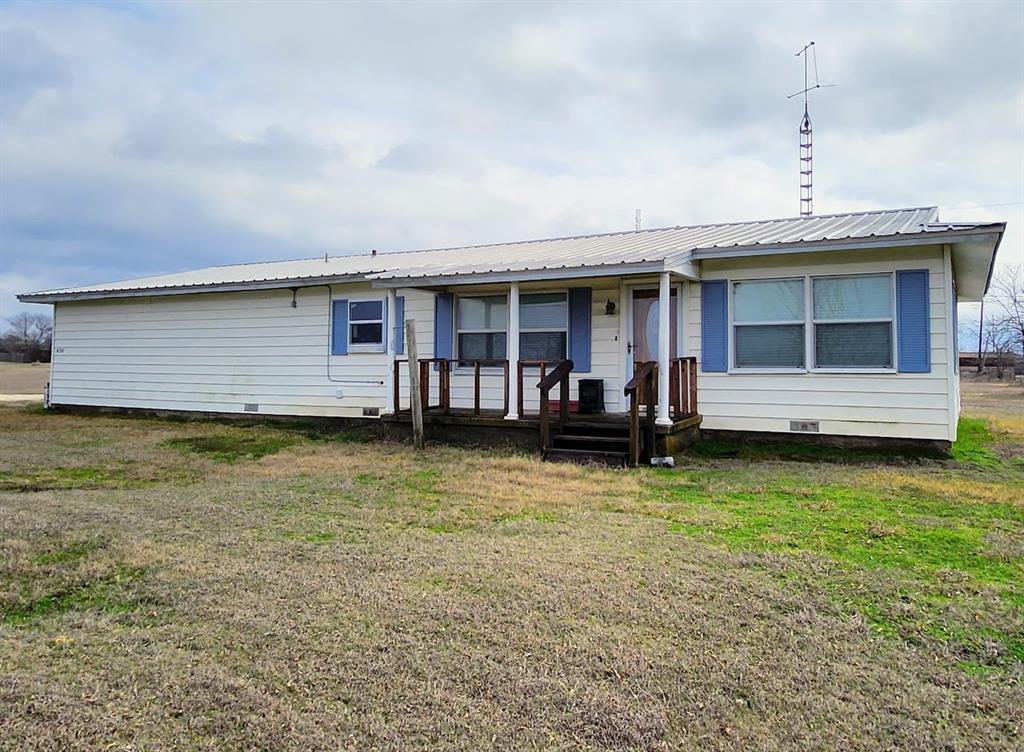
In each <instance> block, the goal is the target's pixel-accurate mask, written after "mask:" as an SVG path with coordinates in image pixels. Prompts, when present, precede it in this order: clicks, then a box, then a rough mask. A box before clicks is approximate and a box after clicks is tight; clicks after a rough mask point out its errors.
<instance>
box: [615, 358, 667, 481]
mask: <svg viewBox="0 0 1024 752" xmlns="http://www.w3.org/2000/svg"><path fill="white" fill-rule="evenodd" d="M623 393H624V394H625V396H626V397H629V466H630V467H636V466H637V465H638V464H639V463H640V454H641V444H640V402H641V398H645V400H644V401H646V403H647V414H646V415H645V416H644V424H645V426H644V427H645V431H644V439H645V440H644V446H643V452H644V453H646V454H647V455H648V456H651V455H652V454H653V453H654V419H655V400H656V397H657V394H658V364H657V363H656V362H654V361H653V360H648V361H644V362H642V363H637V364H636V367H635V370H634V371H633V378H632V379H630V380H629V382H628V383H627V384H626V387H625V389H623Z"/></svg>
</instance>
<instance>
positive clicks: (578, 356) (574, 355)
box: [569, 287, 594, 373]
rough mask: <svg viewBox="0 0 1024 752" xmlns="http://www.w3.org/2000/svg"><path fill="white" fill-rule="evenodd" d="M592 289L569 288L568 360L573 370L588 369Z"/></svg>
mask: <svg viewBox="0 0 1024 752" xmlns="http://www.w3.org/2000/svg"><path fill="white" fill-rule="evenodd" d="M593 298H594V294H593V290H591V288H589V287H573V288H571V289H570V290H569V360H571V361H572V362H573V370H574V371H580V372H582V373H588V372H589V371H590V329H591V326H590V317H591V301H592V300H593Z"/></svg>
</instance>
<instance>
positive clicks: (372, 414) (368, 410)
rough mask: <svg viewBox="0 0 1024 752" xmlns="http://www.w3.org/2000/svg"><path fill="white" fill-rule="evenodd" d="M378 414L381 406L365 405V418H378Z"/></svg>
mask: <svg viewBox="0 0 1024 752" xmlns="http://www.w3.org/2000/svg"><path fill="white" fill-rule="evenodd" d="M378 415H380V408H379V407H364V408H363V417H364V418H376V417H377V416H378Z"/></svg>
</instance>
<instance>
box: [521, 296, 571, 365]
mask: <svg viewBox="0 0 1024 752" xmlns="http://www.w3.org/2000/svg"><path fill="white" fill-rule="evenodd" d="M568 333H569V302H568V299H567V296H566V293H564V292H541V293H528V294H525V295H521V296H520V298H519V357H520V358H522V359H523V360H564V359H565V357H566V352H567V350H566V347H567V343H568V338H569V334H568Z"/></svg>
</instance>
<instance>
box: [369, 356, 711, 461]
mask: <svg viewBox="0 0 1024 752" xmlns="http://www.w3.org/2000/svg"><path fill="white" fill-rule="evenodd" d="M418 362H419V366H418V369H419V370H418V374H419V390H420V401H421V404H422V406H423V423H424V427H425V429H426V430H427V431H428V433H430V434H432V435H433V437H435V438H439V439H442V440H448V441H451V440H454V441H456V442H459V441H462V442H465V441H470V442H472V443H510V444H515V445H517V446H520V447H523V448H538V447H539V448H540V449H541V451H542V452H543V454H544V458H545V459H547V460H550V461H568V462H573V461H575V462H596V463H600V464H607V465H613V466H636V465H637V464H639V463H641V462H646V461H649V459H650V458H651V457H656V456H666V455H669V454H672V453H674V452H676V451H679V450H680V449H682V448H684V447H685V446H687V445H688V444H689V443H691V442H692V441H693V439H694V438H695V437H696V431H697V428H698V427H699V425H700V414H699V412H698V410H697V364H696V358H692V357H688V358H672V359H671V360H670V361H669V373H668V378H667V379H665V381H666V382H667V386H668V390H667V392H668V401H667V403H668V407H667V409H664V410H659V402H658V396H659V392H660V391H661V390H660V389H659V381H660V379H659V372H658V363H657V362H655V361H645V362H641V363H636V364H635V367H634V375H633V378H632V379H630V381H629V382H628V383H627V384H626V386H625V388H624V390H623V392H624V394H623V396H624V398H625V399H626V401H627V403H628V411H626V412H588V411H587V409H588V406H587V405H585V404H583V405H581V401H580V400H579V399H578V398H577V399H572V397H573V395H572V389H571V384H570V378H569V377H570V374H572V372H573V367H574V364H573V362H572V361H571V360H561V361H550V362H549V361H519V362H518V363H517V364H516V367H515V369H512V368H511V364H510V362H509V361H508V360H503V359H498V360H486V361H483V360H477V361H473V362H472V363H466V362H465V361H462V362H460V361H458V360H455V359H447V358H425V359H420V360H419V361H418ZM408 368H409V362H408V360H396V361H395V362H394V372H393V374H392V379H391V381H392V384H393V388H394V394H393V396H392V399H393V402H392V404H394V405H395V406H397V408H398V409H396V410H395V411H393V412H391V413H388V414H386V415H384V416H382V419H383V420H384V421H386V422H389V423H392V424H395V425H397V426H411V423H412V411H411V408H410V406H409V404H408V403H409V397H408V395H403V394H402V390H401V387H400V384H401V383H402V381H403V380H402V378H401V376H402V373H403V370H405V371H407V370H408ZM456 368H459V369H462V370H465V369H467V368H468V369H470V370H471V372H472V374H473V407H472V408H464V407H463V408H458V407H452V402H451V374H452V371H453V370H454V369H456ZM484 369H492V373H493V371H494V369H497V370H499V371H500V375H501V379H500V380H501V382H502V384H503V395H502V397H503V399H502V402H503V406H502V407H501V408H485V407H482V403H483V401H484V400H483V399H482V396H481V393H482V387H481V383H482V376H481V374H482V372H483V370H484ZM529 389H536V390H537V396H538V399H537V405H538V408H537V409H536V410H535V411H527V410H526V409H525V405H526V402H527V401H526V400H525V399H524V394H525V392H526V390H529ZM552 393H554V394H552ZM513 394H515V395H516V406H515V411H514V413H513V412H512V411H510V409H509V407H510V400H511V399H512V395H513ZM577 397H578V395H577ZM530 402H532V400H530ZM666 415H667V418H668V420H663V419H660V418H662V417H663V416H666Z"/></svg>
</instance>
